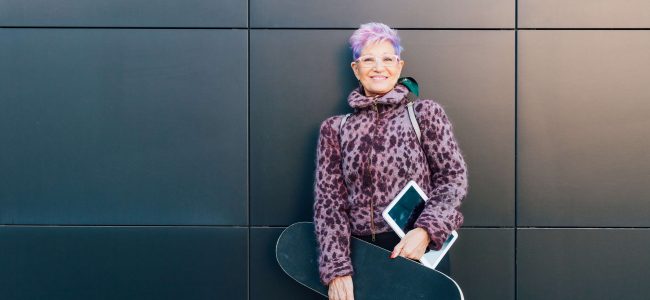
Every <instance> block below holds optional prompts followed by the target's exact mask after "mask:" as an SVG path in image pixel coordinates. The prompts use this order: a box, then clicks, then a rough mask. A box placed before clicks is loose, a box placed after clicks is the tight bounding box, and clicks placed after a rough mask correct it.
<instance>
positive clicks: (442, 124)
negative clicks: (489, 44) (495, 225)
mask: <svg viewBox="0 0 650 300" xmlns="http://www.w3.org/2000/svg"><path fill="white" fill-rule="evenodd" d="M407 94H408V89H407V88H406V87H405V86H403V85H401V84H398V85H396V86H395V88H394V89H393V90H391V91H390V92H388V93H386V94H384V95H383V96H380V97H367V96H365V95H364V94H363V93H362V91H361V90H360V88H357V89H355V90H354V91H352V92H351V93H350V95H349V97H348V103H349V105H350V106H351V107H352V108H354V109H355V113H354V114H352V115H350V117H349V118H348V119H347V121H346V122H345V123H344V125H343V127H342V128H339V126H340V124H341V119H342V117H343V116H342V115H340V116H333V117H329V118H327V119H326V120H325V121H323V123H322V124H321V126H320V132H319V139H318V146H317V157H316V174H315V186H314V190H315V201H314V206H313V208H314V224H315V228H316V236H317V240H318V245H319V258H318V264H319V273H320V280H321V281H322V283H323V284H324V285H329V282H330V281H331V280H332V279H334V278H336V277H338V276H344V275H352V274H353V269H352V264H351V260H350V235H351V234H355V235H370V234H371V233H372V232H375V233H382V232H387V231H391V230H392V229H391V228H390V226H389V225H388V224H387V223H386V221H385V220H384V219H383V217H382V216H381V213H382V211H383V210H384V209H385V208H386V206H387V205H388V204H389V203H390V201H391V200H392V199H393V198H394V197H395V196H396V195H397V193H399V191H400V190H401V189H402V188H403V187H404V186H405V185H406V183H407V182H408V181H409V180H411V179H412V180H415V182H417V184H418V185H419V186H420V187H422V189H423V191H424V192H425V193H426V194H427V196H429V201H427V202H426V205H425V208H424V211H423V212H422V214H421V215H420V217H419V218H418V219H417V221H416V223H415V226H416V227H421V228H423V229H425V230H426V231H427V232H428V233H429V237H430V238H431V243H430V244H429V248H431V249H436V250H438V249H440V248H441V246H442V243H443V242H444V241H445V240H446V239H447V236H448V235H449V233H450V232H451V231H453V230H456V229H458V228H459V227H460V226H461V225H462V223H463V215H462V213H461V212H460V211H459V207H460V205H461V201H462V199H463V198H464V197H465V195H466V193H467V167H466V164H465V161H464V159H463V157H462V155H461V152H460V149H459V148H458V143H457V142H456V139H455V138H454V135H453V133H452V125H451V123H450V121H449V119H448V118H447V116H446V115H445V112H444V110H443V108H442V107H441V106H440V105H439V104H438V103H436V102H434V101H432V100H417V101H416V102H415V104H414V108H415V114H416V117H417V120H418V124H419V125H420V129H421V130H422V143H421V144H420V143H419V142H418V139H417V136H416V135H415V132H414V130H413V126H412V125H411V123H410V120H409V117H408V113H407V108H406V104H407V103H408V98H407V97H406V95H407ZM339 129H340V130H341V131H342V132H339ZM371 221H372V222H371Z"/></svg>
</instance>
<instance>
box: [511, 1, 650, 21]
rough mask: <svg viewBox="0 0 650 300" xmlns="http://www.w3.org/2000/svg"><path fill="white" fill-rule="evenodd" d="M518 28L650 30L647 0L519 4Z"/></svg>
mask: <svg viewBox="0 0 650 300" xmlns="http://www.w3.org/2000/svg"><path fill="white" fill-rule="evenodd" d="M518 9H519V16H518V21H519V27H524V28H650V2H648V1H647V0H625V1H619V0H571V1H563V0H519V5H518Z"/></svg>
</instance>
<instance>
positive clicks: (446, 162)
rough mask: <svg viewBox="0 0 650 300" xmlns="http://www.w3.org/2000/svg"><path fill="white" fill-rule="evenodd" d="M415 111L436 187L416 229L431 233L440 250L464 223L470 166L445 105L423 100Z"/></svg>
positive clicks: (431, 244) (432, 247) (432, 243)
mask: <svg viewBox="0 0 650 300" xmlns="http://www.w3.org/2000/svg"><path fill="white" fill-rule="evenodd" d="M415 110H416V113H418V115H419V116H418V122H419V124H420V128H421V130H422V148H423V150H424V152H425V155H426V157H427V163H428V164H429V170H430V171H431V181H432V186H433V191H431V192H430V194H429V195H428V196H429V201H427V203H426V205H425V208H424V210H423V211H422V213H421V214H420V217H419V218H418V220H417V221H416V223H415V227H421V228H423V229H425V230H426V231H427V232H428V233H429V237H430V238H431V242H430V244H429V248H430V249H434V250H440V248H442V244H443V243H444V242H445V241H446V240H447V237H448V236H449V234H450V233H451V232H452V231H453V230H456V229H458V228H460V226H461V225H462V224H463V220H464V218H463V214H462V213H461V212H460V210H459V208H460V205H461V201H462V200H463V198H464V197H465V195H466V194H467V165H466V164H465V160H464V159H463V156H462V155H461V152H460V149H459V148H458V143H457V142H456V139H455V138H454V134H453V132H452V125H451V122H450V121H449V119H448V118H447V115H446V114H445V111H444V110H443V108H442V106H440V105H439V104H438V103H435V102H434V101H432V100H422V101H418V103H417V104H416V105H415Z"/></svg>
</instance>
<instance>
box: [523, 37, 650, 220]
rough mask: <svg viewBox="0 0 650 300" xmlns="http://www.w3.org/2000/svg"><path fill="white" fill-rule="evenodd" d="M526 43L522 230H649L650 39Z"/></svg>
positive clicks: (526, 40)
mask: <svg viewBox="0 0 650 300" xmlns="http://www.w3.org/2000/svg"><path fill="white" fill-rule="evenodd" d="M519 43H520V44H519V47H520V48H519V49H520V50H519V97H518V99H519V100H518V101H519V105H518V109H519V122H518V124H519V128H518V135H519V139H518V141H519V143H518V147H519V149H518V157H519V164H518V166H519V172H518V174H519V181H518V185H519V186H518V193H519V197H518V199H519V206H518V208H519V225H529V226H629V227H640V226H649V225H650V219H649V218H648V215H649V213H650V203H649V202H648V201H647V198H648V197H647V196H648V192H647V191H648V186H650V140H649V139H648V138H647V137H648V128H650V118H649V116H650V103H649V102H648V101H647V100H648V98H649V97H650V86H649V85H648V82H647V78H649V77H650V56H648V49H650V32H648V31H523V32H520V33H519Z"/></svg>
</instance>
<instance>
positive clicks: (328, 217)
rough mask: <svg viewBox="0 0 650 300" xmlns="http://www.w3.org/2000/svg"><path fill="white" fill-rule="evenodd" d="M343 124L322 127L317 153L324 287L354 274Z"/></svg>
mask: <svg viewBox="0 0 650 300" xmlns="http://www.w3.org/2000/svg"><path fill="white" fill-rule="evenodd" d="M340 122H341V117H330V118H328V119H326V120H325V121H324V122H323V123H322V124H321V126H320V131H319V137H318V146H317V151H316V153H317V154H316V175H315V184H314V196H315V201H314V224H315V227H316V238H317V241H318V247H319V256H318V270H319V273H320V279H321V282H322V283H323V284H324V285H325V286H327V285H329V283H330V281H331V280H332V279H334V278H336V277H338V276H345V275H352V274H353V269H352V262H351V259H350V222H349V215H348V212H349V210H350V205H349V202H348V190H347V187H346V185H345V181H344V178H343V172H342V170H341V159H342V156H341V147H340V146H339V136H338V126H339V125H340ZM335 129H336V130H335Z"/></svg>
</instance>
